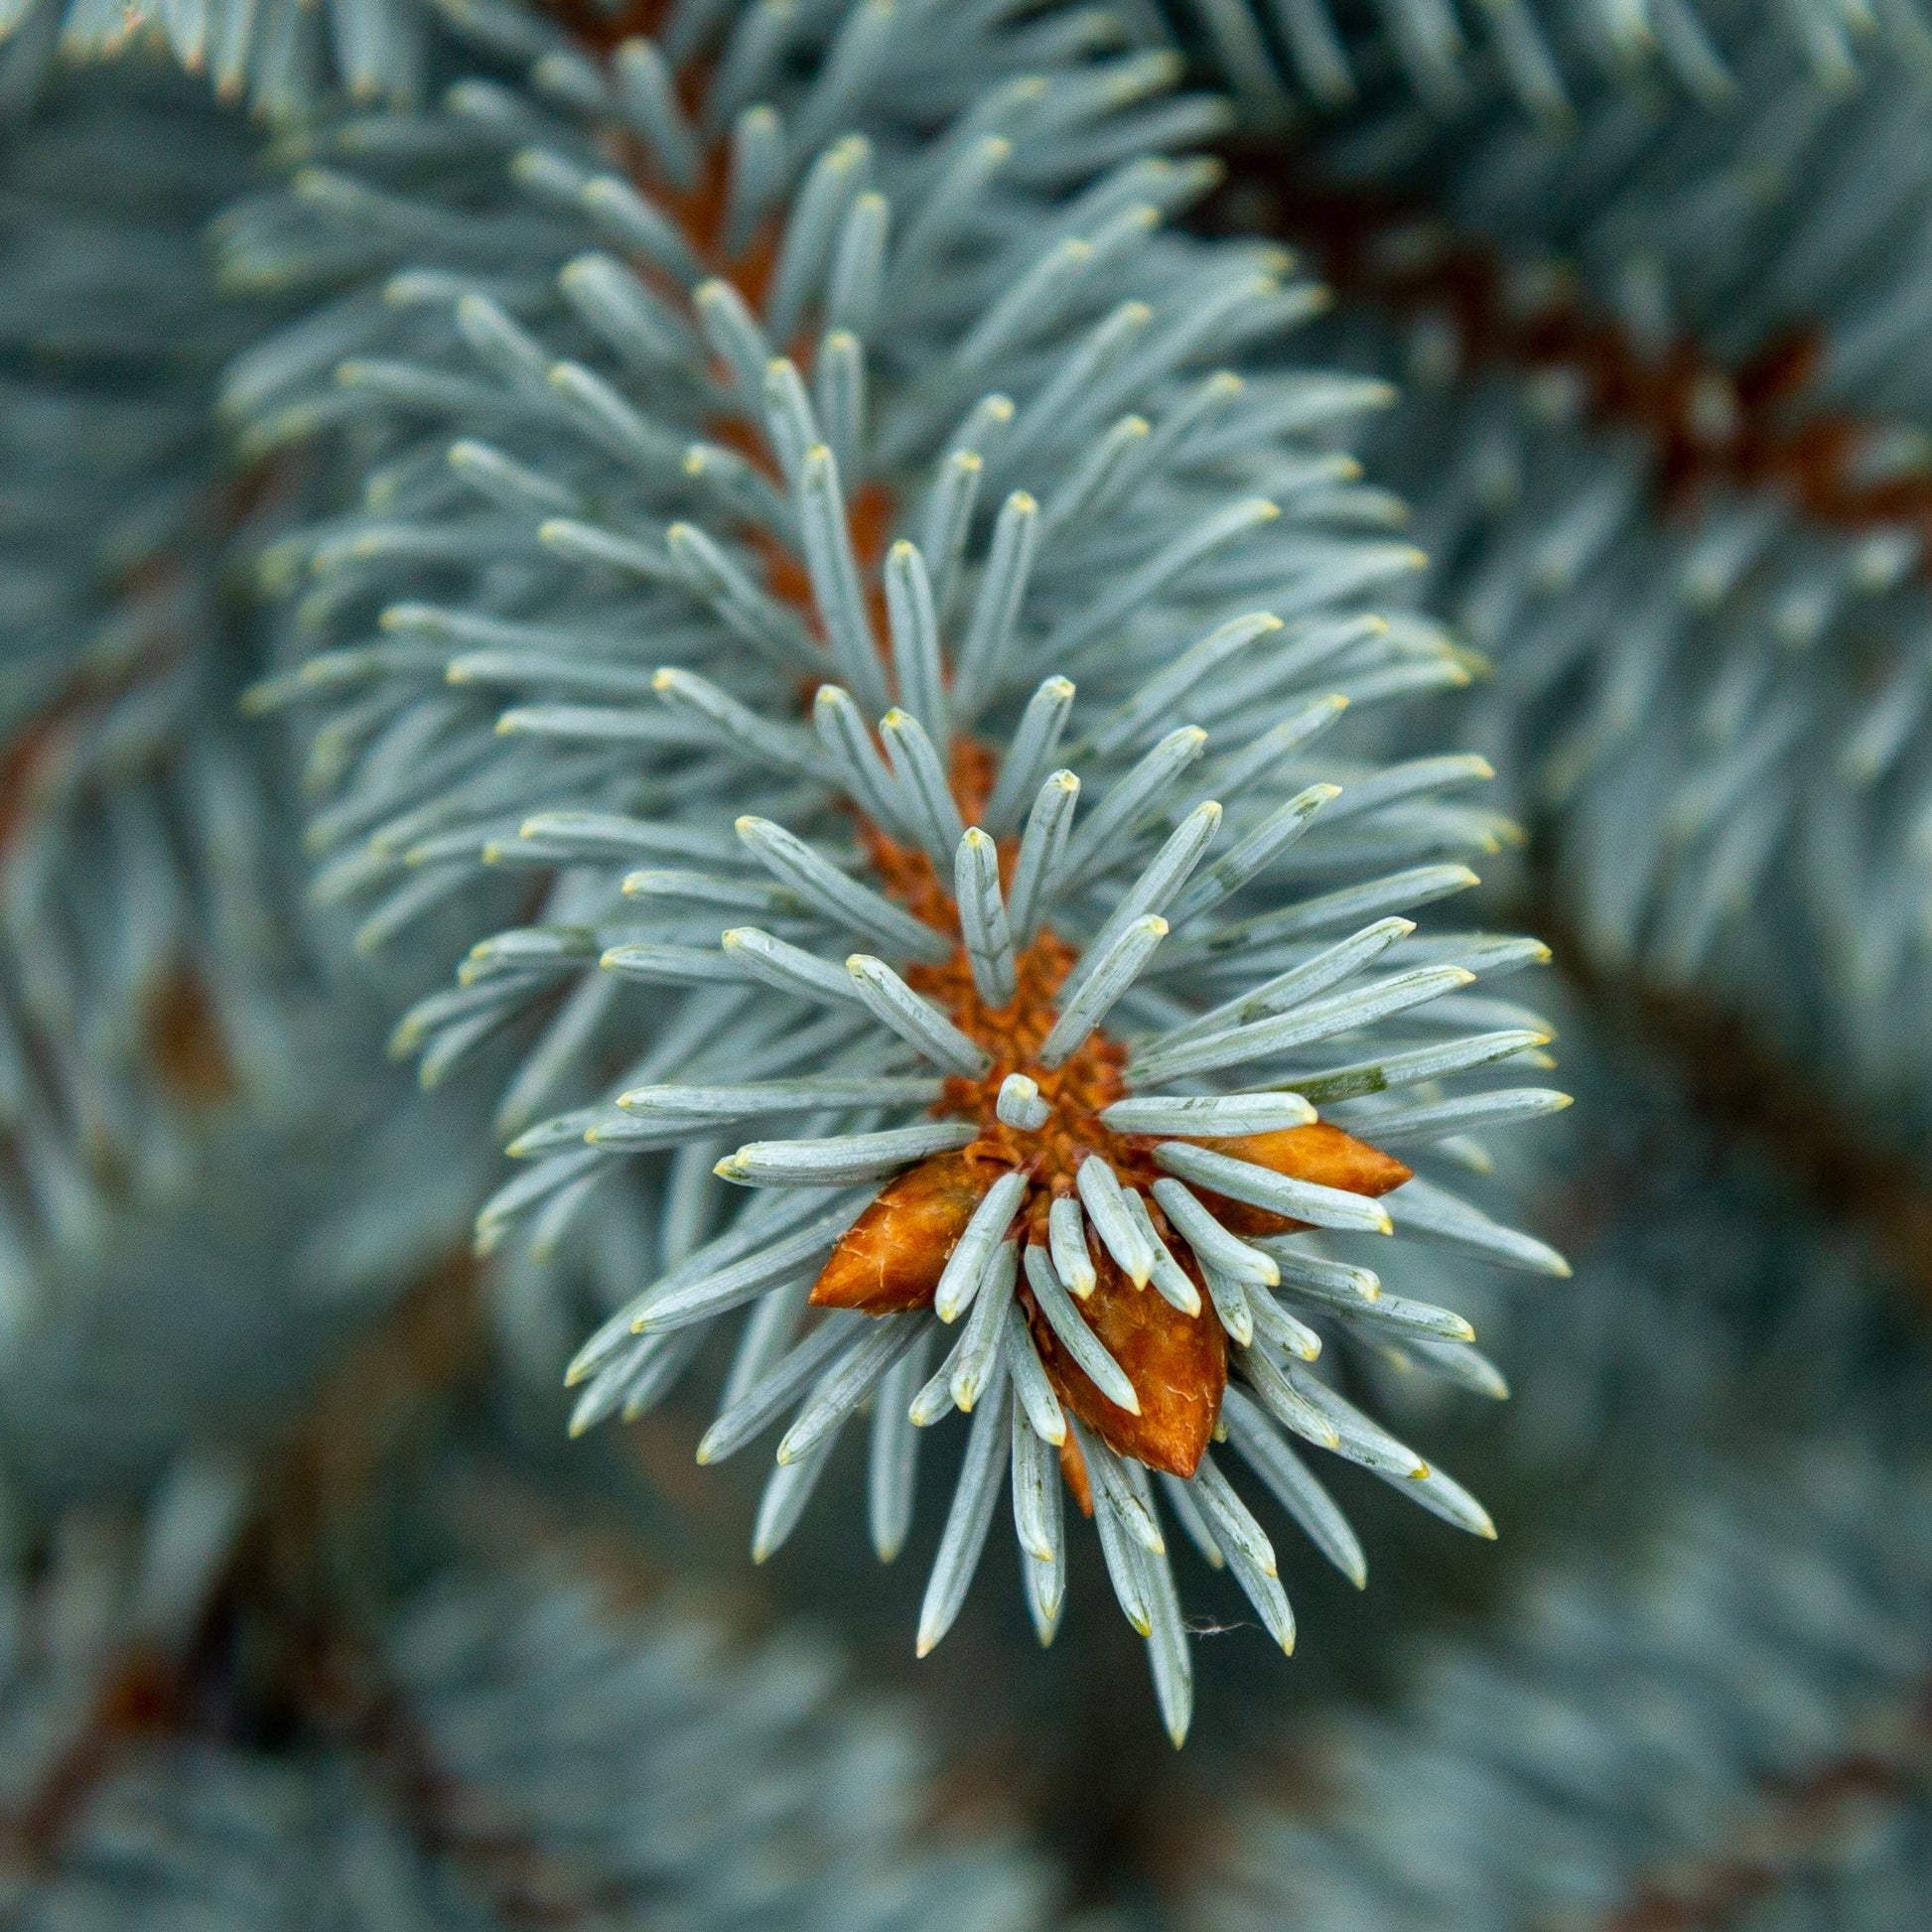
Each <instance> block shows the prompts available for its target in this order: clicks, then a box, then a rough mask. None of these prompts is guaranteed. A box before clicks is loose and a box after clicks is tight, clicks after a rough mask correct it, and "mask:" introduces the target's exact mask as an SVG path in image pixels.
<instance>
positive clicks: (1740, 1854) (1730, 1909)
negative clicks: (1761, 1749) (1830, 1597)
mask: <svg viewBox="0 0 1932 1932" xmlns="http://www.w3.org/2000/svg"><path fill="white" fill-rule="evenodd" d="M1928 1765H1932V1683H1922V1684H1921V1685H1920V1686H1919V1687H1918V1690H1917V1692H1916V1694H1915V1696H1914V1698H1913V1701H1912V1704H1911V1707H1910V1712H1909V1717H1908V1720H1907V1723H1906V1725H1905V1726H1904V1734H1903V1735H1902V1736H1900V1737H1899V1738H1897V1739H1896V1741H1895V1742H1894V1743H1893V1744H1892V1745H1891V1746H1890V1747H1889V1748H1878V1747H1872V1748H1869V1749H1863V1750H1847V1751H1844V1752H1842V1753H1840V1754H1839V1755H1838V1756H1836V1757H1832V1758H1829V1759H1827V1760H1826V1761H1825V1762H1823V1763H1821V1764H1817V1765H1814V1766H1813V1767H1812V1768H1811V1769H1809V1770H1807V1771H1805V1772H1802V1773H1801V1774H1799V1775H1798V1776H1796V1777H1794V1778H1790V1779H1787V1780H1781V1781H1778V1782H1776V1783H1774V1784H1773V1785H1772V1786H1771V1787H1770V1788H1769V1791H1768V1796H1769V1798H1770V1803H1769V1805H1768V1807H1767V1810H1766V1813H1765V1814H1764V1815H1762V1816H1760V1817H1759V1818H1757V1819H1756V1820H1754V1821H1753V1822H1752V1827H1751V1831H1750V1839H1751V1841H1752V1845H1751V1849H1740V1850H1735V1851H1731V1852H1720V1853H1714V1854H1712V1855H1711V1856H1710V1857H1708V1858H1706V1859H1703V1860H1700V1861H1699V1862H1697V1863H1695V1864H1693V1865H1690V1866H1688V1867H1685V1868H1680V1869H1677V1870H1675V1871H1673V1872H1672V1873H1671V1875H1670V1877H1669V1878H1668V1879H1648V1880H1645V1881H1643V1882H1641V1883H1640V1884H1639V1885H1638V1886H1637V1887H1636V1889H1635V1891H1634V1894H1633V1896H1632V1897H1631V1899H1630V1902H1629V1903H1628V1904H1626V1905H1624V1906H1621V1907H1619V1908H1618V1909H1617V1910H1616V1911H1614V1912H1612V1913H1610V1914H1609V1916H1608V1917H1607V1918H1605V1919H1604V1920H1603V1921H1602V1922H1601V1925H1600V1927H1599V1932H1718V1928H1722V1927H1725V1926H1729V1925H1734V1924H1736V1923H1737V1922H1738V1921H1739V1919H1740V1918H1741V1917H1742V1916H1743V1914H1744V1913H1746V1912H1747V1911H1748V1910H1749V1909H1750V1907H1751V1906H1753V1905H1755V1904H1756V1903H1758V1902H1759V1901H1760V1900H1762V1899H1765V1898H1768V1897H1773V1896H1775V1895H1776V1894H1777V1892H1779V1891H1780V1890H1781V1889H1782V1888H1783V1887H1784V1886H1785V1885H1786V1884H1788V1883H1790V1882H1791V1881H1792V1880H1793V1879H1794V1878H1802V1877H1803V1875H1804V1874H1805V1873H1806V1872H1807V1871H1808V1870H1809V1869H1812V1868H1814V1867H1815V1865H1816V1864H1817V1863H1818V1859H1819V1856H1820V1855H1821V1854H1823V1853H1826V1852H1828V1851H1829V1848H1830V1847H1831V1845H1832V1844H1833V1842H1834V1840H1836V1839H1838V1838H1839V1837H1841V1836H1842V1835H1846V1834H1850V1833H1853V1832H1856V1831H1858V1830H1859V1828H1860V1827H1861V1825H1862V1824H1863V1823H1864V1822H1866V1821H1867V1820H1868V1819H1869V1818H1870V1816H1871V1812H1872V1809H1873V1807H1874V1806H1881V1807H1885V1808H1888V1809H1889V1808H1893V1807H1898V1806H1902V1805H1905V1804H1907V1803H1910V1802H1912V1801H1913V1800H1914V1799H1915V1798H1917V1797H1918V1796H1919V1795H1920V1794H1921V1793H1922V1791H1923V1788H1924V1781H1925V1775H1926V1771H1927V1768H1928Z"/></svg>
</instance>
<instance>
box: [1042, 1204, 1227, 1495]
mask: <svg viewBox="0 0 1932 1932" xmlns="http://www.w3.org/2000/svg"><path fill="white" fill-rule="evenodd" d="M1170 1246H1171V1247H1172V1248H1173V1256H1174V1259H1175V1261H1177V1262H1178V1263H1179V1264H1180V1266H1181V1267H1182V1268H1183V1269H1185V1270H1186V1272H1187V1274H1188V1275H1189V1276H1190V1277H1192V1278H1193V1281H1194V1284H1195V1286H1196V1287H1197V1288H1198V1287H1200V1286H1201V1281H1200V1271H1199V1270H1198V1268H1196V1267H1195V1265H1194V1258H1193V1256H1192V1255H1191V1254H1189V1253H1188V1252H1187V1250H1186V1249H1185V1248H1184V1247H1182V1246H1180V1245H1179V1244H1178V1243H1175V1242H1172V1241H1171V1242H1170ZM1088 1250H1089V1252H1090V1253H1092V1252H1093V1244H1091V1243H1089V1244H1088ZM1095 1273H1096V1274H1097V1275H1098V1276H1099V1280H1098V1282H1096V1284H1095V1285H1094V1291H1093V1293H1092V1294H1091V1295H1090V1296H1088V1298H1087V1299H1086V1301H1085V1302H1084V1303H1083V1304H1082V1305H1081V1308H1080V1312H1081V1314H1082V1315H1083V1316H1084V1317H1085V1320H1086V1324H1087V1326H1088V1327H1089V1328H1091V1329H1092V1330H1093V1332H1094V1334H1095V1336H1096V1337H1097V1338H1098V1340H1099V1342H1100V1344H1101V1346H1102V1347H1103V1348H1105V1349H1106V1351H1107V1352H1108V1354H1110V1355H1111V1356H1112V1357H1113V1358H1114V1360H1115V1361H1117V1362H1118V1363H1119V1364H1120V1365H1121V1368H1122V1369H1123V1370H1124V1371H1125V1372H1126V1375H1127V1379H1128V1381H1130V1382H1131V1383H1132V1384H1133V1385H1134V1393H1135V1395H1136V1396H1137V1397H1139V1399H1140V1404H1141V1413H1140V1414H1139V1415H1138V1416H1130V1415H1129V1414H1128V1413H1127V1411H1126V1410H1125V1409H1123V1408H1121V1407H1120V1406H1119V1404H1117V1403H1114V1402H1110V1401H1109V1400H1108V1399H1107V1397H1106V1396H1104V1395H1102V1394H1101V1392H1100V1391H1099V1390H1098V1389H1097V1388H1095V1387H1094V1385H1093V1383H1092V1382H1091V1381H1090V1380H1089V1379H1088V1376H1087V1373H1086V1371H1085V1370H1084V1369H1083V1368H1081V1367H1080V1366H1079V1364H1078V1363H1077V1362H1075V1361H1074V1360H1073V1358H1072V1357H1071V1356H1070V1355H1069V1354H1068V1353H1067V1352H1066V1349H1065V1347H1064V1346H1063V1345H1062V1344H1061V1342H1060V1338H1059V1337H1058V1336H1057V1335H1056V1334H1054V1332H1053V1330H1052V1328H1051V1326H1050V1325H1049V1324H1048V1322H1047V1320H1046V1318H1045V1316H1044V1315H1042V1314H1041V1313H1040V1311H1039V1308H1038V1305H1037V1304H1036V1303H1035V1301H1034V1298H1033V1295H1032V1293H1031V1292H1030V1291H1029V1290H1028V1289H1026V1288H1025V1287H1024V1286H1023V1287H1022V1289H1021V1291H1020V1300H1021V1305H1022V1307H1023V1308H1024V1310H1025V1311H1026V1315H1027V1325H1028V1327H1029V1328H1030V1329H1031V1330H1032V1332H1033V1337H1034V1345H1035V1347H1036V1348H1037V1349H1038V1350H1039V1359H1040V1362H1041V1363H1042V1365H1043V1366H1044V1367H1045V1370H1046V1377H1047V1380H1048V1381H1050V1382H1051V1383H1052V1385H1053V1393H1054V1394H1055V1395H1057V1396H1058V1397H1059V1399H1060V1400H1061V1402H1063V1403H1064V1404H1065V1405H1066V1407H1067V1408H1069V1409H1071V1410H1072V1411H1073V1413H1074V1414H1075V1415H1076V1416H1078V1417H1079V1418H1080V1420H1081V1421H1082V1422H1083V1423H1085V1424H1086V1426H1087V1427H1088V1428H1089V1429H1091V1430H1092V1431H1093V1432H1094V1434H1095V1435H1097V1436H1098V1437H1100V1439H1101V1440H1102V1441H1103V1442H1104V1443H1106V1444H1107V1446H1108V1447H1109V1448H1110V1449H1117V1450H1118V1451H1119V1452H1120V1453H1121V1454H1122V1455H1131V1456H1132V1457H1133V1458H1134V1459H1135V1460H1136V1461H1137V1462H1145V1463H1146V1464H1147V1466H1148V1467H1149V1468H1150V1469H1165V1470H1166V1471H1167V1472H1168V1473H1169V1474H1170V1475H1176V1476H1190V1475H1192V1474H1193V1473H1194V1471H1195V1469H1197V1468H1198V1467H1199V1466H1200V1459H1201V1456H1202V1455H1203V1454H1204V1453H1205V1451H1206V1449H1207V1445H1208V1443H1209V1441H1210V1440H1211V1439H1212V1437H1213V1434H1214V1425H1215V1422H1216V1421H1217V1420H1218V1419H1219V1416H1220V1413H1221V1395H1222V1392H1223V1391H1224V1390H1225V1389H1226V1387H1227V1380H1228V1346H1227V1336H1226V1335H1225V1334H1223V1333H1222V1331H1221V1324H1220V1323H1219V1322H1218V1321H1217V1320H1215V1319H1214V1317H1213V1315H1212V1313H1211V1312H1209V1311H1207V1310H1206V1309H1205V1308H1203V1310H1202V1311H1201V1312H1200V1313H1199V1314H1197V1315H1190V1314H1183V1313H1182V1312H1181V1311H1180V1310H1178V1309H1177V1308H1175V1307H1173V1304H1172V1303H1170V1302H1166V1301H1164V1300H1163V1299H1162V1298H1161V1297H1160V1296H1159V1295H1157V1294H1156V1293H1155V1292H1154V1290H1153V1289H1151V1288H1136V1287H1135V1286H1134V1284H1133V1283H1132V1282H1131V1281H1130V1280H1129V1279H1128V1278H1127V1276H1126V1275H1125V1274H1123V1273H1122V1272H1121V1270H1120V1268H1119V1266H1118V1265H1117V1264H1116V1263H1115V1261H1114V1259H1113V1257H1112V1256H1111V1255H1107V1254H1104V1253H1101V1254H1096V1255H1095ZM1202 1299H1203V1301H1205V1296H1204V1295H1203V1298H1202Z"/></svg>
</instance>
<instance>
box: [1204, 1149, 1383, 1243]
mask: <svg viewBox="0 0 1932 1932" xmlns="http://www.w3.org/2000/svg"><path fill="white" fill-rule="evenodd" d="M1200 1145H1201V1146H1202V1147H1205V1148H1211V1149H1212V1150H1213V1151H1214V1152H1215V1153H1216V1154H1225V1155H1227V1156H1228V1157H1229V1158H1230V1159H1231V1160H1235V1161H1245V1162H1247V1163H1248V1165H1249V1166H1250V1167H1254V1168H1266V1169H1267V1170H1268V1171H1269V1172H1270V1173H1279V1174H1285V1175H1287V1176H1288V1178H1289V1179H1291V1180H1310V1181H1313V1182H1314V1183H1315V1185H1317V1186H1320V1187H1339V1188H1341V1189H1342V1190H1343V1191H1344V1192H1346V1193H1350V1194H1366V1195H1368V1196H1369V1198H1370V1199H1375V1198H1376V1197H1378V1196H1380V1195H1382V1194H1386V1193H1387V1192H1389V1190H1390V1189H1391V1188H1394V1187H1400V1186H1401V1185H1402V1183H1403V1182H1404V1181H1405V1180H1407V1179H1409V1177H1410V1175H1411V1173H1413V1170H1412V1169H1409V1168H1405V1167H1404V1166H1403V1165H1402V1163H1401V1162H1400V1161H1398V1160H1397V1159H1396V1158H1395V1156H1394V1155H1392V1154H1384V1153H1383V1152H1382V1150H1381V1149H1380V1148H1379V1147H1370V1146H1369V1144H1368V1143H1367V1142H1366V1141H1358V1140H1356V1138H1355V1137H1354V1135H1352V1134H1348V1133H1344V1132H1343V1131H1342V1129H1341V1128H1339V1127H1331V1126H1329V1124H1328V1123H1327V1122H1326V1121H1315V1122H1313V1123H1311V1125H1309V1126H1307V1127H1284V1128H1280V1129H1278V1130H1277V1131H1276V1132H1274V1133H1272V1134H1242V1135H1238V1136H1236V1137H1234V1138H1232V1139H1229V1140H1224V1141H1202V1142H1201V1143H1200ZM1194 1192H1195V1193H1197V1194H1198V1195H1199V1196H1200V1198H1201V1201H1202V1203H1203V1204H1204V1205H1205V1206H1206V1207H1207V1209H1208V1211H1209V1212H1210V1213H1212V1214H1213V1216H1214V1218H1215V1219H1216V1220H1217V1221H1219V1222H1220V1223H1221V1225H1222V1226H1223V1227H1224V1228H1226V1229H1227V1230H1228V1232H1229V1233H1230V1234H1240V1235H1262V1234H1293V1233H1295V1232H1296V1231H1297V1230H1298V1229H1300V1228H1305V1227H1307V1226H1308V1225H1309V1224H1308V1222H1306V1221H1293V1220H1290V1219H1289V1217H1288V1216H1287V1215H1286V1214H1276V1213H1274V1212H1272V1211H1271V1210H1270V1209H1268V1208H1266V1207H1253V1206H1250V1205H1249V1204H1248V1202H1246V1201H1238V1200H1229V1199H1228V1198H1227V1196H1226V1195H1225V1194H1216V1193H1213V1192H1211V1191H1210V1190H1209V1189H1207V1188H1205V1187H1202V1186H1200V1185H1198V1183H1195V1184H1194Z"/></svg>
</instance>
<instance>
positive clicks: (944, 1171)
mask: <svg viewBox="0 0 1932 1932" xmlns="http://www.w3.org/2000/svg"><path fill="white" fill-rule="evenodd" d="M1003 1172H1004V1170H1003V1169H1001V1168H999V1167H998V1166H996V1165H994V1164H993V1163H991V1162H988V1161H976V1160H974V1159H972V1158H971V1153H970V1150H969V1151H968V1152H967V1153H963V1154H936V1155H934V1156H933V1157H932V1158H931V1159H930V1160H927V1161H921V1162H920V1163H919V1165H918V1166H917V1167H916V1168H913V1169H912V1170H911V1171H910V1172H909V1173H902V1174H900V1175H899V1177H898V1178H897V1180H895V1181H894V1182H892V1184H891V1185H890V1186H889V1187H887V1189H886V1191H885V1192H884V1193H883V1194H881V1195H880V1196H879V1198H878V1199H877V1200H876V1201H874V1202H873V1204H872V1205H871V1206H870V1207H869V1208H867V1209H866V1211H865V1212H864V1213H863V1214H861V1215H860V1216H859V1218H858V1219H857V1220H856V1221H854V1222H853V1224H852V1225H851V1227H849V1228H848V1229H847V1230H846V1231H845V1233H844V1234H843V1235H842V1236H841V1237H840V1239H839V1245H838V1246H837V1247H836V1248H834V1249H833V1250H832V1257H831V1259H830V1260H829V1261H828V1262H826V1264H825V1267H824V1270H823V1272H822V1273H821V1274H820V1275H819V1278H818V1280H817V1282H816V1283H815V1284H814V1285H813V1287H812V1305H813V1306H814V1307H815V1308H821V1309H862V1310H864V1311H865V1312H866V1313H867V1314H898V1313H900V1312H902V1311H905V1310H907V1309H923V1308H930V1307H931V1305H932V1297H933V1292H934V1290H936V1289H937V1288H938V1286H939V1277H940V1275H941V1274H942V1273H943V1272H944V1270H945V1266H946V1258H947V1257H948V1256H949V1255H950V1254H951V1253H952V1251H953V1249H954V1248H956V1247H957V1246H958V1245H959V1237H960V1236H961V1235H962V1234H964V1233H965V1232H966V1223H967V1222H968V1221H970V1220H971V1219H972V1218H973V1210H974V1209H975V1208H976V1207H978V1206H979V1204H980V1202H981V1201H982V1200H983V1199H984V1198H985V1197H986V1191H987V1189H988V1188H989V1187H991V1186H992V1185H993V1183H994V1181H996V1180H997V1179H999V1177H1000V1175H1001V1173H1003Z"/></svg>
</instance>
